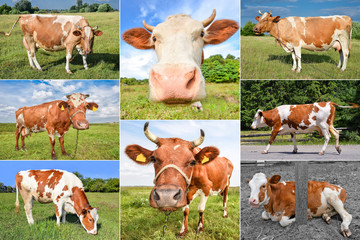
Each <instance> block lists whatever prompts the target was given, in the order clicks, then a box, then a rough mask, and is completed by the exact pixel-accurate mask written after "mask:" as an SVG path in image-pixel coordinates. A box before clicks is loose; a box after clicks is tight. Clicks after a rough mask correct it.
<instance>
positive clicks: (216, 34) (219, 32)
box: [204, 19, 239, 44]
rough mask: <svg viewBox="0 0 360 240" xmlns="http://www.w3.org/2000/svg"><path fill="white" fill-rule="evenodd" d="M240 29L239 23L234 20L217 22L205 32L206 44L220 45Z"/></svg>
mask: <svg viewBox="0 0 360 240" xmlns="http://www.w3.org/2000/svg"><path fill="white" fill-rule="evenodd" d="M238 29H239V25H238V24H237V22H235V21H233V20H228V19H224V20H217V21H215V22H213V23H212V24H211V26H210V27H209V28H208V29H207V30H206V31H205V32H206V34H205V36H204V43H205V44H219V43H222V42H224V41H226V40H227V39H229V38H230V37H231V36H232V35H234V33H236V32H237V30H238Z"/></svg>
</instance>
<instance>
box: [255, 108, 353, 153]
mask: <svg viewBox="0 0 360 240" xmlns="http://www.w3.org/2000/svg"><path fill="white" fill-rule="evenodd" d="M335 106H336V107H340V108H358V107H360V106H359V105H357V104H354V103H352V106H340V105H338V104H336V103H333V102H319V103H312V104H301V105H281V106H279V107H276V108H274V109H272V110H268V111H262V110H260V109H258V110H257V112H256V114H255V116H254V121H253V123H252V124H251V128H252V129H256V128H259V127H271V128H272V132H271V137H270V140H269V144H268V145H267V147H266V149H265V150H264V151H263V152H262V153H264V154H266V153H268V151H269V148H270V145H271V144H272V143H273V142H274V140H275V138H276V136H277V135H278V134H285V133H290V135H291V140H292V141H293V143H294V150H293V153H297V150H298V148H297V146H296V135H295V134H296V133H309V132H313V131H318V132H319V134H320V135H321V136H324V138H325V144H324V146H323V148H322V149H321V151H320V152H319V155H323V154H324V152H325V149H326V147H327V145H328V143H329V140H330V137H331V135H330V133H331V134H332V135H334V137H335V140H336V142H335V144H336V145H335V148H336V150H337V151H338V153H339V154H340V152H341V148H340V146H339V131H338V130H336V129H335V128H334V119H335Z"/></svg>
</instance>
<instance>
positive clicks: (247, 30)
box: [240, 21, 360, 40]
mask: <svg viewBox="0 0 360 240" xmlns="http://www.w3.org/2000/svg"><path fill="white" fill-rule="evenodd" d="M255 25H256V23H253V22H252V21H248V22H247V23H246V24H245V25H244V27H242V28H240V34H241V36H256V35H255V33H254V31H253V28H254V26H255ZM261 36H264V34H261ZM351 39H359V40H360V23H359V22H353V23H352V35H351Z"/></svg>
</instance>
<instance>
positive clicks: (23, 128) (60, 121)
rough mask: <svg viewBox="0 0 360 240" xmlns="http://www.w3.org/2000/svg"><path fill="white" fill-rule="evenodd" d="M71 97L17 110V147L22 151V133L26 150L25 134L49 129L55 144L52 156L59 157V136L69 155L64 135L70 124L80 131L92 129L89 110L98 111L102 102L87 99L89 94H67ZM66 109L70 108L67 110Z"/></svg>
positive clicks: (52, 143)
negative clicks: (57, 145) (57, 148)
mask: <svg viewBox="0 0 360 240" xmlns="http://www.w3.org/2000/svg"><path fill="white" fill-rule="evenodd" d="M66 97H67V98H68V100H67V101H66V102H65V101H62V100H56V101H52V102H47V103H43V104H40V105H36V106H32V107H22V108H19V109H18V110H17V111H16V132H15V135H16V144H15V150H16V151H18V150H19V145H18V142H19V137H20V135H21V143H22V144H21V147H22V149H23V150H26V147H25V137H28V136H31V133H37V132H44V131H47V132H48V135H49V139H50V143H51V157H52V159H56V153H55V150H54V146H55V138H54V136H57V137H58V138H59V142H60V146H61V152H62V154H63V155H68V154H67V153H66V151H65V148H64V136H65V133H67V132H68V131H69V128H70V125H71V124H72V125H73V128H75V129H77V130H85V129H88V128H89V122H88V121H87V120H86V109H91V110H92V111H96V110H97V109H98V107H99V106H98V105H97V104H96V103H94V102H90V103H88V102H86V101H85V99H86V98H88V97H90V95H89V94H87V95H84V94H82V93H73V94H70V95H66ZM65 109H66V110H65Z"/></svg>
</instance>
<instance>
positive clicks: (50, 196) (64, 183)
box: [15, 169, 99, 234]
mask: <svg viewBox="0 0 360 240" xmlns="http://www.w3.org/2000/svg"><path fill="white" fill-rule="evenodd" d="M15 183H16V202H15V206H16V213H17V214H19V192H20V194H21V197H22V198H23V200H24V205H25V206H24V208H25V213H26V217H27V220H28V223H29V224H30V225H32V224H34V219H33V216H32V207H33V200H35V201H38V202H39V203H50V202H53V203H54V204H55V213H56V224H57V225H58V226H60V218H61V219H62V223H65V222H66V213H67V212H70V213H74V214H76V215H77V216H78V217H79V219H80V222H81V224H82V226H83V227H84V228H85V230H86V231H87V232H88V233H90V234H97V221H98V220H99V215H98V213H97V208H93V207H91V206H90V204H89V201H88V199H87V197H86V195H85V192H84V187H83V184H82V182H81V180H80V179H79V178H78V177H77V176H75V175H74V174H73V173H69V172H67V171H63V170H57V169H56V170H54V169H53V170H27V171H20V172H18V173H17V174H16V177H15Z"/></svg>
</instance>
